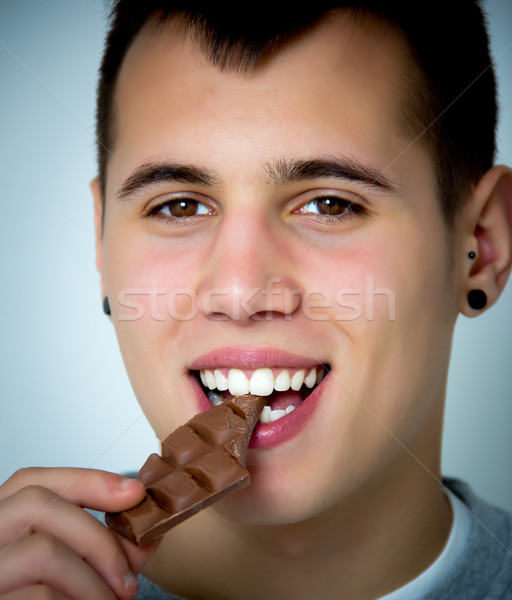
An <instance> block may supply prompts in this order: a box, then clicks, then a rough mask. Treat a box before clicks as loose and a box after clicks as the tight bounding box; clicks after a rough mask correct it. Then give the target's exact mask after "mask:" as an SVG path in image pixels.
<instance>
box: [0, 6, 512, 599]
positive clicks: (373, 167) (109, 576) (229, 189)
mask: <svg viewBox="0 0 512 600" xmlns="http://www.w3.org/2000/svg"><path fill="white" fill-rule="evenodd" d="M131 4H132V3H130V2H123V1H121V2H119V3H118V5H117V8H116V12H115V14H114V20H113V26H112V30H111V33H110V36H109V39H108V44H107V48H106V52H105V57H104V61H103V65H102V73H101V81H100V86H99V99H98V134H99V136H98V137H99V142H100V144H99V147H100V169H99V172H100V174H99V177H98V179H96V180H94V182H93V184H92V189H93V193H94V197H95V207H96V229H97V254H98V268H99V271H100V273H101V276H102V287H103V291H104V296H105V298H106V301H105V307H106V312H108V313H109V314H110V316H111V318H112V321H113V323H114V325H115V328H116V333H117V336H118V339H119V343H120V348H121V351H122V354H123V358H124V361H125V364H126V367H127V370H128V373H129V375H130V379H131V382H132V385H133V387H134V390H135V392H136V394H137V397H138V399H139V401H140V403H141V406H142V408H143V409H144V412H145V414H146V415H147V417H148V419H149V421H150V422H151V424H152V426H153V427H154V429H155V431H156V433H157V435H158V436H159V438H160V439H163V438H165V437H166V436H167V435H168V433H169V432H171V431H172V430H174V429H175V428H176V427H177V426H178V425H181V424H182V423H184V422H185V421H187V420H188V419H189V418H190V417H192V416H193V415H194V414H196V413H198V412H200V411H203V410H207V409H208V408H209V407H210V406H211V401H212V400H214V399H215V398H217V399H218V398H219V396H223V397H224V396H226V395H228V393H227V392H226V391H224V389H223V388H225V387H226V386H227V387H228V392H231V393H238V392H239V391H240V390H242V389H243V388H244V386H250V389H251V391H254V392H255V393H261V392H262V391H264V390H263V388H266V387H268V385H269V383H270V386H271V387H272V388H278V390H279V391H275V392H273V393H272V395H271V396H269V406H270V408H271V409H272V411H273V413H274V414H273V415H272V417H273V418H274V419H275V420H272V421H271V422H269V423H262V424H260V425H258V427H257V429H256V431H255V433H254V435H253V438H252V440H251V449H250V452H249V456H248V468H249V471H250V472H251V480H252V483H251V486H250V487H248V488H246V489H244V490H243V491H241V492H238V493H236V494H235V495H233V496H230V497H228V498H227V499H225V500H223V501H222V502H220V503H219V504H218V505H215V506H214V507H212V508H211V509H208V510H206V511H204V512H202V513H200V514H198V515H197V516H195V517H194V518H192V519H190V520H188V521H186V522H184V523H183V524H181V525H180V526H179V527H176V528H175V529H173V530H171V531H170V532H169V533H168V534H166V535H165V536H164V538H163V539H162V540H161V541H160V543H159V542H155V543H153V544H152V545H151V546H149V547H148V548H146V549H143V550H141V549H138V548H135V547H134V546H133V545H132V544H130V543H129V542H127V541H126V540H124V539H122V538H120V537H119V536H116V535H115V534H113V533H112V532H110V531H108V530H107V529H106V528H105V527H103V525H102V524H100V523H99V522H97V521H95V520H94V519H93V518H92V517H90V515H87V514H85V513H84V512H83V511H82V510H81V509H80V508H79V507H81V506H86V507H88V508H93V509H97V510H104V511H116V510H123V509H126V508H128V507H130V506H133V505H135V504H136V503H137V502H138V501H139V500H140V499H141V498H142V496H143V494H144V490H143V488H142V487H141V485H140V484H139V483H138V482H136V481H131V480H128V479H125V478H120V477H118V476H116V475H113V474H108V473H99V472H95V471H88V472H85V473H83V474H82V475H81V476H80V477H78V478H77V475H76V472H74V471H70V470H64V469H57V470H26V471H22V472H18V473H17V474H15V475H14V476H13V477H12V478H11V479H10V480H9V481H7V482H6V483H5V484H4V485H3V486H2V488H0V490H1V492H0V500H1V502H0V517H2V522H5V523H8V526H7V527H6V528H5V532H3V533H2V540H1V542H0V543H1V544H2V545H3V546H5V547H7V549H6V551H5V552H4V555H3V557H2V558H3V566H2V567H1V571H0V573H1V575H2V577H1V578H0V579H1V582H0V586H3V587H0V590H1V591H2V592H5V597H6V598H21V597H24V598H25V597H29V598H32V597H33V598H39V597H62V596H64V597H69V598H111V597H113V594H115V595H117V596H118V597H121V598H130V597H133V595H134V594H135V593H136V584H135V583H134V579H133V573H134V572H135V573H138V572H139V571H141V569H142V568H144V573H145V577H144V578H141V595H140V597H142V598H159V597H162V598H172V597H174V596H173V595H170V594H175V595H177V596H178V597H182V598H190V599H193V598H194V599H195V598H208V599H216V598H223V599H239V598H243V599H244V600H251V599H261V598H279V599H292V598H293V599H300V598H310V597H318V598H322V599H330V598H344V599H347V600H351V599H354V600H356V599H357V600H365V599H374V598H383V597H386V598H387V599H388V600H390V599H398V598H439V599H440V598H443V599H444V598H464V599H472V598H474V599H476V598H478V599H484V598H501V599H505V598H510V597H512V553H511V547H512V535H511V527H512V519H511V517H510V516H509V515H506V514H505V513H503V512H501V511H499V510H498V509H495V508H493V507H490V506H488V505H486V504H485V503H484V502H482V501H481V500H479V499H478V498H476V497H475V496H474V495H473V494H472V492H471V491H470V490H468V489H467V488H466V487H465V486H464V485H463V484H461V483H460V482H444V483H443V482H442V480H441V472H440V464H439V463H440V449H441V432H442V417H443V405H444V396H445V386H446V377H447V369H448V362H449V355H450V346H451V339H452V333H453V328H454V325H455V322H456V319H457V316H458V314H459V313H463V314H465V315H468V316H473V315H476V314H479V313H480V312H481V311H482V310H484V309H485V308H486V307H488V306H491V305H492V304H493V303H494V302H495V301H496V300H497V298H498V297H499V295H500V293H501V291H502V289H503V288H504V286H505V283H506V280H507V278H508V275H509V272H510V268H511V256H512V235H511V229H512V174H511V172H510V170H509V169H508V168H506V167H502V166H493V151H494V122H495V101H494V81H493V77H492V69H491V68H490V66H489V57H488V53H487V41H486V36H485V31H484V29H483V25H482V17H481V13H480V11H479V10H478V8H477V6H476V5H474V4H473V3H471V2H467V1H465V2H463V3H454V4H452V7H448V8H447V7H443V11H442V12H437V10H436V6H437V3H429V11H431V12H429V13H428V14H421V13H418V12H417V11H418V9H417V7H415V10H413V9H412V8H411V9H409V8H407V7H406V6H399V5H396V6H395V3H384V4H385V6H382V7H379V6H377V5H376V3H371V6H370V3H367V5H366V6H363V4H364V3H360V4H361V6H360V7H359V10H355V8H354V6H353V5H352V4H350V5H348V4H347V5H343V4H340V5H339V6H338V5H335V6H334V5H333V6H332V7H331V6H322V7H321V8H317V9H314V10H313V9H304V10H302V9H301V10H299V11H296V12H294V13H293V14H281V13H279V11H275V10H273V11H271V12H269V14H264V15H263V14H260V13H255V14H251V13H250V12H245V13H244V14H243V15H240V16H239V15H236V16H233V15H232V14H231V12H229V11H224V10H221V9H216V8H214V9H210V10H208V9H205V11H204V12H200V13H196V12H194V11H192V13H189V12H186V11H183V10H179V11H176V10H172V9H170V8H169V7H167V4H166V3H162V4H163V6H165V7H166V8H164V7H163V6H160V4H157V3H155V6H151V7H150V6H149V3H146V5H145V7H144V8H141V7H140V6H136V7H133V6H131ZM137 4H139V3H137ZM437 8H439V7H437ZM460 23H464V27H463V28H461V27H460V26H459V24H460ZM201 376H202V377H203V379H204V380H205V381H208V380H209V379H211V380H212V381H213V382H214V383H213V384H212V386H211V387H213V390H208V389H207V387H210V386H205V385H204V384H203V383H202V378H201ZM304 377H307V378H308V383H309V384H310V385H311V386H312V387H309V385H308V384H306V383H304V385H302V386H301V385H300V384H301V382H302V380H303V378H304ZM283 381H284V382H285V383H284V384H282V382H283ZM216 388H218V389H216ZM283 388H288V389H285V390H284V391H283ZM294 388H299V389H294ZM212 392H213V394H212ZM290 406H291V407H293V408H292V410H291V411H290V412H288V413H287V414H285V415H284V416H283V415H282V413H280V412H277V411H279V410H283V409H287V408H288V407H290ZM7 517H8V518H7ZM27 524H29V525H30V526H31V527H32V530H31V531H33V535H28V536H21V537H20V533H21V532H22V531H23V528H24V527H26V525H27ZM146 577H147V578H148V579H149V581H148V579H146ZM151 581H152V582H154V583H155V584H156V585H158V586H159V588H160V590H158V589H157V588H156V587H154V585H153V584H152V583H151ZM50 590H52V593H54V595H53V596H51V595H50ZM166 592H168V593H169V595H167V594H166ZM38 594H39V595H38ZM44 594H46V595H44Z"/></svg>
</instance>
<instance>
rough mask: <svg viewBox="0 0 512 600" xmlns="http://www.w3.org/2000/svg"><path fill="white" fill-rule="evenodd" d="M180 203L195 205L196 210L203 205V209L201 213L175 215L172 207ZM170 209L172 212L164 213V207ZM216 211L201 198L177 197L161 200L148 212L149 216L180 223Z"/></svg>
mask: <svg viewBox="0 0 512 600" xmlns="http://www.w3.org/2000/svg"><path fill="white" fill-rule="evenodd" d="M180 204H183V205H185V204H188V205H189V206H195V208H196V210H197V208H198V207H200V206H201V207H203V210H202V211H201V212H199V213H197V212H196V213H195V214H193V215H173V214H172V212H171V211H172V209H171V207H178V206H179V205H180ZM166 208H167V209H168V211H169V213H171V214H167V215H166V214H164V213H163V211H164V209H166ZM214 213H215V211H214V210H213V209H210V208H208V207H207V206H206V205H205V204H204V203H203V202H200V201H199V200H194V199H193V198H176V199H172V200H166V201H165V202H161V203H160V204H157V205H156V206H154V207H152V208H151V209H150V210H149V211H148V213H147V216H148V217H151V218H154V219H161V220H162V221H165V222H168V223H169V222H172V223H175V224H179V223H183V222H186V221H188V220H189V219H193V218H195V217H198V216H199V217H202V216H207V215H211V214H214Z"/></svg>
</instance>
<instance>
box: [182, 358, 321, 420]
mask: <svg viewBox="0 0 512 600" xmlns="http://www.w3.org/2000/svg"><path fill="white" fill-rule="evenodd" d="M329 371H330V366H329V365H326V364H325V365H316V366H314V367H310V368H307V369H300V368H290V367H264V368H259V369H252V370H246V369H244V370H242V369H235V368H218V369H201V370H200V371H192V373H193V374H194V375H195V377H197V379H198V381H199V382H200V384H201V387H202V389H203V392H204V394H205V395H206V397H207V398H208V400H209V401H210V403H211V404H212V406H217V405H219V404H222V403H223V402H224V401H225V400H227V399H228V398H231V397H232V396H241V395H243V394H253V395H255V396H266V397H268V400H267V404H266V406H265V407H264V408H263V411H262V412H261V414H260V417H259V420H260V422H262V423H271V422H274V421H278V420H279V419H282V418H283V417H285V416H286V415H288V414H290V413H291V412H293V411H294V410H295V409H296V408H298V407H299V406H300V405H301V404H302V402H304V400H306V398H307V397H308V396H309V395H310V394H311V393H312V392H313V390H314V389H315V388H316V387H317V386H318V385H319V384H320V382H321V381H322V380H323V378H324V377H325V375H326V374H327V373H328V372H329Z"/></svg>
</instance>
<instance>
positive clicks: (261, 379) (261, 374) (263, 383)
mask: <svg viewBox="0 0 512 600" xmlns="http://www.w3.org/2000/svg"><path fill="white" fill-rule="evenodd" d="M273 391H274V374H273V373H272V369H256V371H254V373H253V374H252V376H251V381H250V382H249V392H250V393H251V394H255V395H256V396H270V394H271V393H272V392H273Z"/></svg>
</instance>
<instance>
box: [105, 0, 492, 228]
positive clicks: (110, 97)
mask: <svg viewBox="0 0 512 600" xmlns="http://www.w3.org/2000/svg"><path fill="white" fill-rule="evenodd" d="M202 4H203V5H201V4H200V5H199V7H198V6H197V4H196V3H194V2H191V3H187V2H185V3H173V2H165V1H162V2H158V1H156V2H144V3H140V2H135V3H134V2H131V1H130V0H119V1H117V2H116V3H115V4H114V7H113V12H112V26H111V30H110V33H109V35H108V38H107V42H106V48H105V54H104V58H103V63H102V66H101V77H100V81H99V87H98V104H97V139H98V159H99V174H100V179H101V182H102V187H103V189H104V186H105V179H106V175H107V165H108V161H109V160H110V159H111V156H112V154H114V155H115V140H116V98H115V92H116V81H117V77H118V73H119V70H120V68H121V65H122V62H123V59H124V57H125V55H126V52H127V50H128V48H129V47H130V45H131V44H132V42H133V40H134V38H135V37H136V36H137V34H138V33H139V32H140V30H141V29H142V27H143V25H144V24H145V23H147V21H148V20H150V19H152V20H153V21H154V24H155V26H158V24H162V23H163V22H165V21H167V20H170V19H173V20H175V21H177V22H179V23H180V25H181V27H182V28H183V29H184V30H186V31H188V32H189V33H190V34H191V35H192V36H194V37H196V39H198V40H199V41H200V43H201V45H202V47H203V49H204V52H205V56H207V58H208V60H209V61H211V62H212V64H215V65H217V66H218V68H219V69H221V70H224V69H234V70H236V71H250V70H253V69H257V68H258V65H259V64H263V63H264V62H265V60H266V59H267V58H268V57H269V56H271V55H273V54H275V53H278V52H280V51H281V50H282V49H283V48H285V47H286V46H287V44H289V43H290V41H291V40H293V39H296V38H297V37H298V36H300V35H301V34H303V33H304V32H306V31H308V30H310V29H311V27H313V26H314V25H315V24H316V23H317V22H318V21H319V20H321V19H322V18H325V15H327V14H328V13H329V12H330V11H333V10H345V11H348V12H349V13H350V14H351V15H352V18H353V19H354V22H357V21H360V20H361V19H364V18H365V17H366V18H368V16H374V17H376V18H377V19H378V20H380V21H381V26H382V35H383V36H385V35H386V30H387V29H391V30H393V31H395V32H396V31H397V30H398V31H400V35H401V36H403V38H404V40H406V42H407V44H406V45H405V46H404V61H405V62H406V63H407V67H408V68H407V71H406V72H405V74H404V76H405V78H406V81H405V82H404V83H405V86H406V87H405V94H404V97H403V102H402V105H401V107H400V114H399V115H397V117H398V119H397V126H398V127H399V128H400V129H401V131H402V132H403V133H404V135H406V136H407V137H408V139H409V140H410V141H411V143H413V142H416V141H418V142H419V143H421V144H423V145H424V146H425V147H426V148H428V150H429V153H430V156H431V158H432V161H433V164H434V167H435V171H436V174H437V180H438V185H439V199H440V203H441V207H442V210H443V214H444V215H445V218H446V221H447V223H448V224H451V223H452V222H453V220H454V217H455V215H456V213H457V210H458V208H459V207H460V206H461V205H462V204H463V201H464V199H465V197H466V196H467V194H468V192H469V190H470V189H471V187H472V185H474V184H475V183H476V182H477V181H478V180H479V179H480V177H481V176H482V175H483V174H484V173H485V172H486V171H487V170H488V169H489V168H490V166H491V165H492V161H493V157H494V149H495V147H494V144H495V142H494V135H495V126H496V112H497V110H496V99H495V81H494V73H493V68H492V63H491V59H490V55H489V48H488V39H487V34H486V31H485V22H484V19H483V15H482V12H481V9H480V8H479V6H478V2H476V1H472V0H462V1H457V2H448V3H447V2H434V3H432V2H430V3H428V6H427V7H426V8H424V9H422V8H421V7H418V6H417V5H415V4H413V3H410V2H401V1H397V2H395V1H391V2H389V1H388V2H379V1H372V0H369V1H362V2H350V1H347V2H320V3H314V4H313V5H309V4H305V5H302V8H298V7H294V8H293V10H287V9H282V8H279V7H272V10H269V11H264V10H262V9H261V8H260V7H259V6H258V7H257V8H255V9H251V8H250V7H244V8H243V9H235V8H233V7H230V8H227V7H225V8H222V6H223V5H221V7H218V6H217V5H215V4H212V5H207V4H206V3H202Z"/></svg>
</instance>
